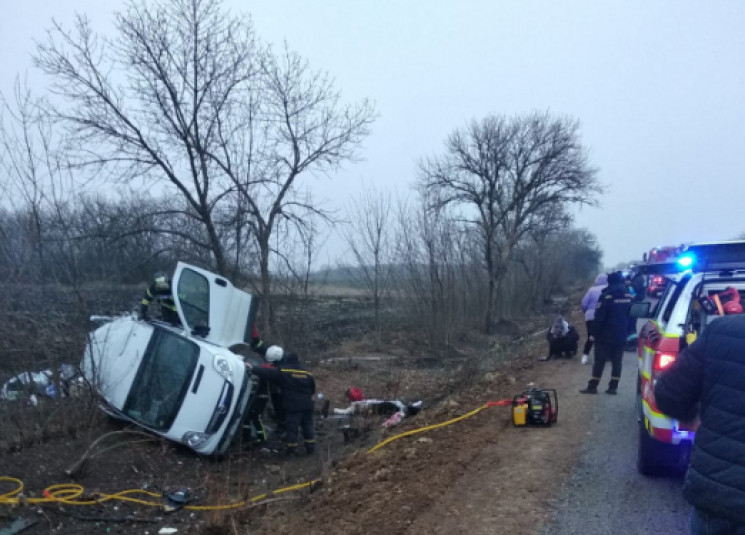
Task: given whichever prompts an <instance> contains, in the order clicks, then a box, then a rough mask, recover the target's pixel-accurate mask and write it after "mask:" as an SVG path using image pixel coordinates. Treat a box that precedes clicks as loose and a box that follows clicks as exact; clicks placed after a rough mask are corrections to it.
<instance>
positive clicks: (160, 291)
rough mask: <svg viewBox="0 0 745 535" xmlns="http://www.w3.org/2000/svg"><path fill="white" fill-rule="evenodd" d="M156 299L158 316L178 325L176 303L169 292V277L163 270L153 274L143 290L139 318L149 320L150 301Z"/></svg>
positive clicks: (179, 322)
mask: <svg viewBox="0 0 745 535" xmlns="http://www.w3.org/2000/svg"><path fill="white" fill-rule="evenodd" d="M153 301H158V304H160V316H161V319H162V320H163V321H167V322H168V323H171V324H173V325H180V324H181V321H180V320H179V317H178V313H177V312H176V303H175V302H174V301H173V293H172V292H171V278H170V277H169V276H168V275H167V274H166V273H165V272H163V271H158V272H156V273H155V275H154V276H153V282H152V283H151V284H150V286H148V288H147V289H146V290H145V295H144V296H143V297H142V301H140V318H141V319H144V320H149V319H150V316H149V315H148V313H147V311H148V308H149V307H150V303H152V302H153Z"/></svg>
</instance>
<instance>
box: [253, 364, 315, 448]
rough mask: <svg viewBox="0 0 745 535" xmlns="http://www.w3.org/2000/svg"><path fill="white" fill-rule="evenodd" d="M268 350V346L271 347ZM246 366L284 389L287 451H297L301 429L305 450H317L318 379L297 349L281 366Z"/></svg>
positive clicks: (283, 400)
mask: <svg viewBox="0 0 745 535" xmlns="http://www.w3.org/2000/svg"><path fill="white" fill-rule="evenodd" d="M267 352H268V350H267ZM246 367H247V368H248V369H249V370H250V371H251V373H253V374H254V375H257V376H258V377H261V378H264V379H267V380H268V381H270V382H272V383H276V384H278V385H279V387H280V388H281V389H282V402H283V405H284V410H285V445H286V448H285V454H287V455H289V454H292V453H294V452H295V451H296V449H297V447H298V446H299V444H300V443H299V439H298V429H299V428H300V429H302V432H303V443H304V444H305V451H306V452H307V453H309V454H310V453H313V452H314V451H315V448H316V441H315V429H314V423H313V395H314V394H315V393H316V383H315V380H314V379H313V374H311V373H310V372H309V371H307V370H306V369H305V368H304V367H303V366H302V365H301V364H300V361H299V359H298V356H297V355H296V354H295V353H290V354H288V355H285V356H284V358H283V359H282V361H281V362H280V365H279V367H278V368H262V367H259V368H257V367H253V366H252V365H251V364H249V363H246Z"/></svg>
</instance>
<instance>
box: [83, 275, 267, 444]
mask: <svg viewBox="0 0 745 535" xmlns="http://www.w3.org/2000/svg"><path fill="white" fill-rule="evenodd" d="M172 289H173V294H174V295H173V296H174V301H175V302H176V307H177V311H178V315H179V318H180V319H181V324H182V326H183V327H181V326H173V325H170V324H167V323H163V322H159V321H141V320H137V319H136V318H134V317H132V316H125V317H120V318H116V319H114V320H113V321H111V322H109V323H106V324H105V325H103V326H101V327H99V328H98V329H96V330H95V331H94V332H93V333H91V335H90V339H89V342H88V345H87V346H86V349H85V353H84V356H83V361H82V363H81V369H82V371H83V375H84V376H85V378H86V380H87V381H88V382H89V383H90V384H91V385H93V386H94V388H95V389H96V390H97V391H98V393H99V394H100V395H101V397H102V398H103V400H104V401H105V406H104V407H103V408H104V410H105V411H106V412H108V413H109V414H111V415H112V416H115V417H117V418H121V419H124V420H127V421H130V422H132V423H135V424H137V425H139V426H141V427H143V428H145V429H147V430H149V431H151V432H153V433H155V434H157V435H160V436H162V437H164V438H167V439H170V440H174V441H176V442H180V443H183V444H185V445H186V446H188V447H190V448H192V449H193V450H195V451H197V452H199V453H202V454H217V455H222V454H224V453H225V452H226V451H227V449H228V447H229V446H230V443H231V442H232V440H233V438H234V437H235V435H236V432H237V431H238V429H239V428H240V426H241V423H242V420H243V417H244V415H245V412H246V409H247V407H248V405H249V403H250V401H251V394H252V387H253V383H252V381H251V378H250V374H248V373H247V372H246V368H245V366H244V362H243V358H242V357H241V356H239V355H237V354H235V353H233V352H232V351H230V349H228V348H229V347H232V346H233V345H235V344H244V343H246V342H248V341H249V340H250V336H251V334H250V333H251V327H252V325H253V322H254V318H255V314H256V307H257V305H258V300H257V299H255V298H254V297H253V296H251V295H250V294H248V293H246V292H244V291H242V290H239V289H237V288H235V287H233V285H232V284H231V283H230V282H229V281H227V280H226V279H225V278H223V277H220V276H219V275H215V274H214V273H210V272H209V271H206V270H203V269H200V268H197V267H195V266H190V265H188V264H184V263H182V262H179V263H178V265H177V267H176V271H175V272H174V276H173V283H172Z"/></svg>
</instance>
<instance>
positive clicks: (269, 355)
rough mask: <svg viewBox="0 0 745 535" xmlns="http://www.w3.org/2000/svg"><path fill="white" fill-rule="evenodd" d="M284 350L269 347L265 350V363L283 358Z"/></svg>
mask: <svg viewBox="0 0 745 535" xmlns="http://www.w3.org/2000/svg"><path fill="white" fill-rule="evenodd" d="M284 354H285V352H284V350H283V349H282V348H281V347H279V346H269V347H268V348H267V350H266V360H267V362H278V361H280V360H282V357H283V356H284Z"/></svg>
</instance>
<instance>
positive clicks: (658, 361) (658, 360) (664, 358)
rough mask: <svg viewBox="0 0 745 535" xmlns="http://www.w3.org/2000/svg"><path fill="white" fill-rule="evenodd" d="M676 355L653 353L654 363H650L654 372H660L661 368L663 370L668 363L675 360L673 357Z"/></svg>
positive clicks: (667, 366)
mask: <svg viewBox="0 0 745 535" xmlns="http://www.w3.org/2000/svg"><path fill="white" fill-rule="evenodd" d="M677 357H678V355H676V354H675V353H659V352H657V353H655V354H654V363H653V364H652V371H653V372H655V373H660V372H661V371H662V370H665V369H667V368H669V367H670V365H671V364H672V363H673V362H675V359H676V358H677Z"/></svg>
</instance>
